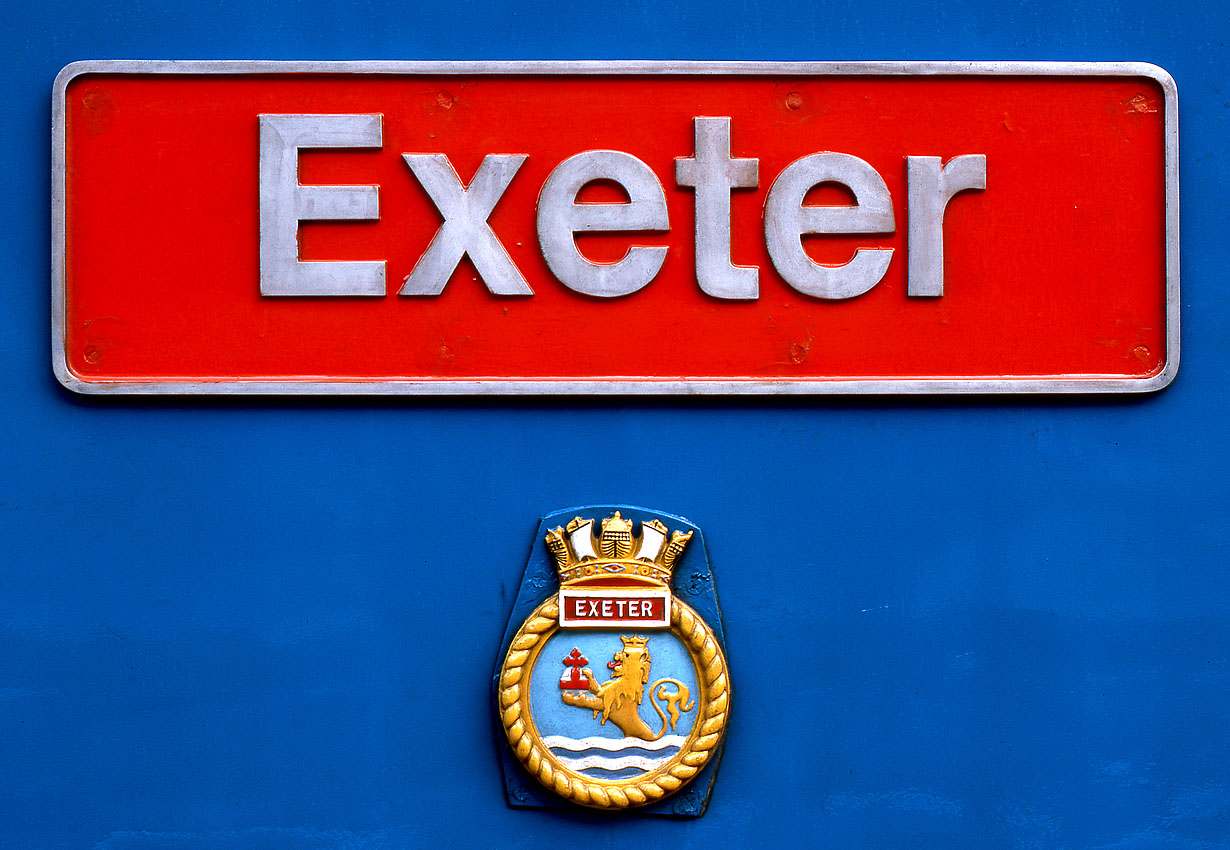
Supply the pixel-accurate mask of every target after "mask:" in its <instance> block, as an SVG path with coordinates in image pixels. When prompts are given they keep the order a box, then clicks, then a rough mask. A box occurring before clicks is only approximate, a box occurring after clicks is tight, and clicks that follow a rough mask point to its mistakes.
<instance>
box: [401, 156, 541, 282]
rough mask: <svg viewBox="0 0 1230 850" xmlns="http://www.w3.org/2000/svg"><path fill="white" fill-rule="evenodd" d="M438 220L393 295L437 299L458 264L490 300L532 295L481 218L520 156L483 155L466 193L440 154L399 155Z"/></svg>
mask: <svg viewBox="0 0 1230 850" xmlns="http://www.w3.org/2000/svg"><path fill="white" fill-rule="evenodd" d="M402 158H403V159H405V160H406V164H407V165H409V166H410V170H411V171H413V172H414V176H415V177H417V178H418V179H419V182H420V183H422V184H423V188H424V189H426V190H427V194H428V195H430V196H431V199H432V200H433V201H435V204H436V208H437V209H439V210H440V213H441V214H442V215H443V216H444V224H442V225H440V230H439V231H438V232H437V233H436V236H435V238H434V239H432V240H431V244H430V245H428V246H427V252H426V253H425V254H423V256H422V257H420V258H419V261H418V262H417V263H415V265H414V270H413V271H411V272H410V276H409V277H408V278H406V282H405V284H403V285H402V288H401V291H400V292H399V293H398V294H399V295H439V294H440V293H441V292H443V291H444V285H445V284H446V283H448V279H449V277H450V276H451V275H452V274H453V270H454V269H456V268H457V264H458V263H459V262H461V258H462V257H464V256H465V255H466V254H469V255H470V262H472V263H474V268H475V269H476V270H477V271H478V274H479V276H480V277H482V279H483V283H485V284H487V288H488V289H489V290H491V291H492V292H493V293H495V294H496V295H533V294H534V290H532V289H530V285H529V284H528V283H526V282H525V277H524V276H522V274H521V272H520V271H519V270H518V269H517V267H516V265H514V264H513V261H512V257H510V256H508V251H506V250H504V246H503V245H501V244H500V240H499V239H497V238H496V236H495V233H493V232H492V230H491V225H490V224H488V223H487V218H488V217H489V216H490V215H491V211H492V210H493V209H495V205H496V204H497V203H498V202H499V200H500V197H501V196H502V195H503V194H504V190H505V189H507V188H508V184H509V183H511V182H512V179H513V175H514V174H516V173H517V169H519V168H520V167H521V164H522V163H523V162H525V159H526V157H525V154H488V155H487V156H485V157H483V163H482V165H480V166H479V167H478V173H476V174H475V175H474V179H473V180H471V181H470V187H469V188H468V189H467V188H466V187H465V186H462V185H461V178H460V177H458V176H457V172H456V171H455V170H454V169H453V166H452V163H450V162H449V161H448V157H446V156H445V155H444V154H441V153H434V154H410V153H407V154H402Z"/></svg>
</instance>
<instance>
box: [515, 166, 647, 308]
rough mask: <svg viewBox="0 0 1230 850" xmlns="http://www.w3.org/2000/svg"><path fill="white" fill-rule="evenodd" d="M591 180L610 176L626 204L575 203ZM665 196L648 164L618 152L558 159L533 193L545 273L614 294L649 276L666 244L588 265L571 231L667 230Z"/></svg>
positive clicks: (603, 295)
mask: <svg viewBox="0 0 1230 850" xmlns="http://www.w3.org/2000/svg"><path fill="white" fill-rule="evenodd" d="M595 180H613V181H614V182H616V183H619V184H620V185H621V186H623V187H624V190H625V191H627V193H628V203H626V204H578V203H577V202H576V197H577V192H579V191H581V188H582V187H583V186H585V184H587V183H592V182H594V181H595ZM669 229H670V220H669V219H668V218H667V215H666V194H665V193H664V192H663V191H662V184H661V183H659V182H658V178H657V177H656V176H655V175H654V173H653V171H652V170H650V168H649V166H648V165H646V164H645V163H643V162H641V161H640V160H639V159H637V158H636V157H634V156H632V155H631V154H626V153H623V152H621V151H586V152H585V153H579V154H577V155H576V156H573V157H569V158H568V159H566V160H564V161H563V162H561V163H560V164H559V165H558V166H557V167H556V169H555V170H554V171H552V172H551V176H550V177H548V178H547V182H546V183H544V184H543V186H542V193H541V194H540V195H539V196H538V244H539V245H540V246H541V247H542V256H543V258H544V259H545V260H546V261H547V265H548V266H549V267H550V269H551V272H552V273H553V274H554V275H555V276H556V277H557V278H559V280H560V282H561V283H563V284H564V285H565V286H567V287H568V288H569V289H573V290H576V291H577V292H583V293H585V294H586V295H596V296H598V297H599V298H615V297H616V296H619V295H628V294H629V293H632V292H636V291H637V290H638V289H640V288H641V287H643V286H645V285H646V284H647V283H649V281H651V280H653V279H654V276H655V275H656V274H657V273H658V270H659V269H661V268H662V262H663V260H665V259H666V248H664V247H660V246H652V247H651V246H648V245H634V246H632V247H630V248H629V249H628V252H627V253H626V254H624V256H623V259H621V260H620V261H619V262H616V263H591V262H590V261H589V260H587V259H585V258H584V257H583V256H581V252H580V251H578V250H577V243H576V239H575V238H574V235H573V234H575V233H576V232H578V231H581V232H588V231H603V230H610V231H623V230H654V231H658V230H669Z"/></svg>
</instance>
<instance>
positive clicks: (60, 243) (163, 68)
mask: <svg viewBox="0 0 1230 850" xmlns="http://www.w3.org/2000/svg"><path fill="white" fill-rule="evenodd" d="M347 73H349V74H397V75H407V76H413V75H446V74H456V75H470V76H476V75H510V74H518V75H535V76H544V75H557V74H572V75H576V74H591V75H600V76H618V75H655V76H695V75H705V74H718V75H758V76H787V75H788V76H804V75H812V76H957V77H980V76H1020V77H1030V76H1033V77H1037V76H1043V77H1054V76H1093V77H1110V76H1113V77H1147V78H1149V79H1151V80H1154V81H1156V82H1157V83H1158V84H1160V85H1161V87H1162V91H1163V92H1164V94H1165V124H1164V127H1165V160H1166V161H1165V170H1166V363H1165V367H1164V368H1163V370H1162V371H1161V372H1160V373H1158V374H1157V375H1153V376H1151V377H1147V378H1121V377H1111V376H1097V375H1080V376H1066V377H1046V376H1037V377H1025V378H1008V377H1004V378H979V379H970V378H960V377H946V378H903V379H878V378H877V379H853V380H826V379H822V378H820V379H816V378H813V379H795V378H789V379H773V380H755V379H748V380H738V379H719V380H713V379H699V378H698V379H687V378H682V379H676V380H646V379H643V378H634V377H620V376H612V377H611V378H610V379H605V380H604V379H590V380H516V379H509V380H502V379H481V380H479V379H475V380H384V381H365V380H346V379H345V378H333V379H330V380H327V381H317V380H287V381H267V380H244V379H235V380H218V381H150V382H146V381H83V380H81V379H80V378H78V377H77V376H75V375H74V374H72V372H70V371H69V369H68V362H67V352H66V351H65V312H64V311H65V279H64V273H65V271H64V265H65V226H66V223H65V151H64V132H65V128H64V115H65V104H64V100H65V91H66V89H67V88H68V84H69V82H70V81H71V80H73V79H74V78H76V77H79V76H82V75H84V74H347ZM51 331H52V332H51V358H52V366H53V368H54V370H55V374H56V377H57V378H58V379H59V381H60V383H61V384H63V385H64V386H65V387H67V388H68V389H70V390H73V391H75V392H79V393H87V394H172V395H185V394H236V395H242V394H285V395H290V394H314V395H504V394H525V395H533V394H543V395H558V394H599V393H601V394H603V395H671V394H674V395H693V394H778V395H827V394H870V395H897V394H901V395H906V394H947V393H962V394H968V393H1140V392H1152V391H1156V390H1160V389H1162V388H1163V387H1166V386H1168V385H1169V384H1170V382H1171V381H1173V380H1174V377H1175V373H1176V372H1177V371H1178V368H1179V102H1178V91H1177V89H1176V86H1175V81H1174V79H1173V78H1172V77H1171V76H1170V74H1168V73H1167V72H1166V71H1165V70H1163V69H1162V68H1159V67H1158V66H1156V65H1151V64H1148V63H1143V62H674V61H626V62H367V61H357V62H314V61H305V62H275V61H237V60H221V61H190V62H175V61H163V60H144V59H136V60H127V59H117V60H91V61H84V62H73V63H72V64H70V65H66V66H65V67H64V69H63V70H61V71H60V73H59V75H58V76H57V77H56V80H55V85H54V88H53V92H52V133H51Z"/></svg>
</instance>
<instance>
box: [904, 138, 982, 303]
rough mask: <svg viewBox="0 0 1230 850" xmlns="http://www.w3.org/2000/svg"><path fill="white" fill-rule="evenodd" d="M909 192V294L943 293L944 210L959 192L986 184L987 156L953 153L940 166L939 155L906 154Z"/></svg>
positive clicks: (907, 291)
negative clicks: (956, 154) (951, 156)
mask: <svg viewBox="0 0 1230 850" xmlns="http://www.w3.org/2000/svg"><path fill="white" fill-rule="evenodd" d="M905 159H906V163H907V164H906V176H907V177H908V187H909V188H908V192H909V203H910V206H909V224H908V226H907V228H906V233H907V234H908V235H909V253H908V258H909V271H910V280H909V283H908V284H907V285H906V294H908V295H913V296H924V297H926V296H932V297H934V296H940V295H943V294H944V210H945V209H947V207H948V202H949V201H950V200H952V196H953V195H955V194H957V192H964V191H965V190H967V189H975V190H977V191H982V190H983V189H986V188H987V158H986V155H985V154H980V153H974V154H966V155H965V156H958V157H953V158H952V159H950V160H948V164H947V165H945V166H943V167H941V166H940V158H939V157H938V156H907V157H906V158H905Z"/></svg>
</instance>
